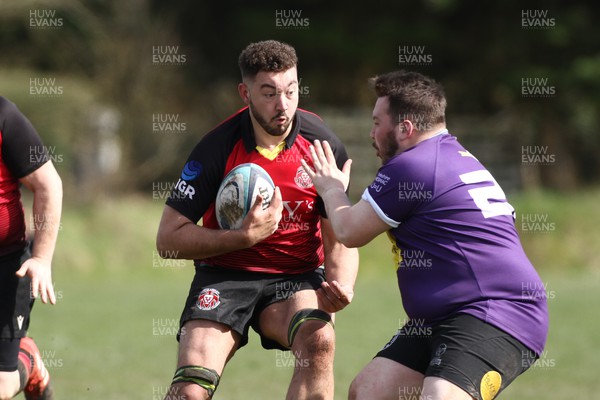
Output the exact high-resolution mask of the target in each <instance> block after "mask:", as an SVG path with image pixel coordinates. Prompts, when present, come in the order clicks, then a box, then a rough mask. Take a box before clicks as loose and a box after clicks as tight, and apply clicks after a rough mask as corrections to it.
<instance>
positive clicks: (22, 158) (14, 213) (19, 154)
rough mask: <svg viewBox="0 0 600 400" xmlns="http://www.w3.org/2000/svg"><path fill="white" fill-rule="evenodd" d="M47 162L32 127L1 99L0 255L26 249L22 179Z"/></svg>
mask: <svg viewBox="0 0 600 400" xmlns="http://www.w3.org/2000/svg"><path fill="white" fill-rule="evenodd" d="M47 161H48V154H47V151H46V149H45V147H44V145H43V143H42V140H41V139H40V137H39V135H38V134H37V132H36V131H35V129H34V127H33V125H31V123H30V122H29V121H28V120H27V118H25V116H24V115H23V114H22V113H21V112H20V111H19V109H18V108H17V106H15V105H14V104H13V103H12V102H10V101H9V100H7V99H5V98H4V97H1V96H0V256H3V255H7V254H10V253H13V252H16V251H18V250H21V249H22V248H23V247H24V246H25V217H24V213H23V205H22V204H21V193H20V191H19V179H20V178H23V177H24V176H27V175H29V174H30V173H32V172H33V171H35V170H36V169H38V168H39V167H41V166H42V165H43V164H45V163H46V162H47Z"/></svg>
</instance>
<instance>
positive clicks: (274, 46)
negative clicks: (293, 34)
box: [238, 40, 298, 78]
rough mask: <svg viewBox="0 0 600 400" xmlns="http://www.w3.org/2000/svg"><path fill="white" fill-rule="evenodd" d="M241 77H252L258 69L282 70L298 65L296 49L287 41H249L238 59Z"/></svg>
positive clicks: (268, 70) (267, 70)
mask: <svg viewBox="0 0 600 400" xmlns="http://www.w3.org/2000/svg"><path fill="white" fill-rule="evenodd" d="M238 65H239V66H240V72H241V73H242V78H247V77H248V78H253V77H255V76H256V74H258V73H259V72H260V71H266V72H282V71H287V70H288V69H290V68H293V67H295V66H297V65H298V57H297V56H296V50H294V48H293V47H292V46H290V45H289V44H287V43H282V42H278V41H277V40H264V41H262V42H256V43H250V44H249V45H248V46H247V47H246V48H245V49H244V50H243V51H242V53H241V54H240V58H239V59H238Z"/></svg>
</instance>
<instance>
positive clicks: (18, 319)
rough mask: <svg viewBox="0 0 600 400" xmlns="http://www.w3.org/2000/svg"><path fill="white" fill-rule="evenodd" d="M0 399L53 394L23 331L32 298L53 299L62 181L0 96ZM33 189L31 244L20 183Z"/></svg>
mask: <svg viewBox="0 0 600 400" xmlns="http://www.w3.org/2000/svg"><path fill="white" fill-rule="evenodd" d="M0 150H1V151H0V399H11V398H13V397H14V396H15V395H16V394H17V393H20V392H21V391H23V392H24V394H25V398H26V399H28V400H31V399H44V400H49V399H52V397H53V395H52V387H51V385H50V375H49V374H48V371H47V370H46V368H45V367H44V363H43V361H42V359H41V357H40V352H39V350H38V348H37V346H36V344H35V343H34V341H33V340H32V339H31V338H29V337H26V334H27V328H28V327H29V314H30V312H31V307H32V306H33V300H34V299H35V298H36V297H38V296H39V297H41V299H42V302H43V303H47V302H50V303H51V304H54V303H56V296H55V294H54V288H53V284H52V270H51V264H52V256H53V254H54V247H55V244H56V237H57V235H58V227H59V223H60V222H59V221H60V214H61V207H62V183H61V180H60V177H59V176H58V173H57V172H56V169H54V165H53V164H52V161H51V160H50V158H49V156H48V154H47V151H46V149H45V147H44V145H43V143H42V140H41V139H40V137H39V136H38V134H37V132H36V131H35V129H34V128H33V126H32V125H31V123H30V122H29V121H28V120H27V118H26V117H25V116H24V115H23V114H22V113H21V112H20V111H19V109H18V108H17V107H16V106H15V105H14V104H13V103H12V102H10V101H9V100H7V99H5V98H3V97H0ZM21 184H22V185H24V186H25V187H27V188H28V189H30V190H31V191H32V192H33V210H32V219H33V222H34V223H33V230H34V232H35V234H34V240H33V242H34V244H35V246H33V249H31V248H30V246H29V243H28V241H27V240H26V236H25V216H24V212H23V205H22V203H21V191H20V185H21Z"/></svg>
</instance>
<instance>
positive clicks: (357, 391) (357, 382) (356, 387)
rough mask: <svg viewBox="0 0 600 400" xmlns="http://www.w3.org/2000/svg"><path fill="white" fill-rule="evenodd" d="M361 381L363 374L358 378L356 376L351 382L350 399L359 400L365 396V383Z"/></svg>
mask: <svg viewBox="0 0 600 400" xmlns="http://www.w3.org/2000/svg"><path fill="white" fill-rule="evenodd" d="M361 381H362V377H361V375H358V376H357V377H356V378H354V380H352V383H350V388H349V389H348V400H359V399H362V398H364V397H363V396H362V395H363V393H362V388H363V384H362V382H361Z"/></svg>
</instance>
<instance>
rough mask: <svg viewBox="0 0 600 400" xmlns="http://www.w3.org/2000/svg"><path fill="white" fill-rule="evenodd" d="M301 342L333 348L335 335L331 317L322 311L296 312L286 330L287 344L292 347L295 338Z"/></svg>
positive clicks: (307, 310) (305, 310) (310, 309)
mask: <svg viewBox="0 0 600 400" xmlns="http://www.w3.org/2000/svg"><path fill="white" fill-rule="evenodd" d="M297 335H299V336H300V337H301V339H300V340H301V341H303V342H305V341H307V340H309V341H311V342H312V344H314V345H316V346H321V347H327V346H328V345H329V346H334V343H335V333H334V331H333V321H332V320H331V315H330V314H328V313H326V312H325V311H323V310H318V309H312V308H306V309H304V310H300V311H298V312H297V313H296V314H295V315H294V316H293V317H292V319H291V321H290V325H289V328H288V343H289V345H290V347H292V346H293V344H294V340H295V338H296V336H297Z"/></svg>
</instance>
